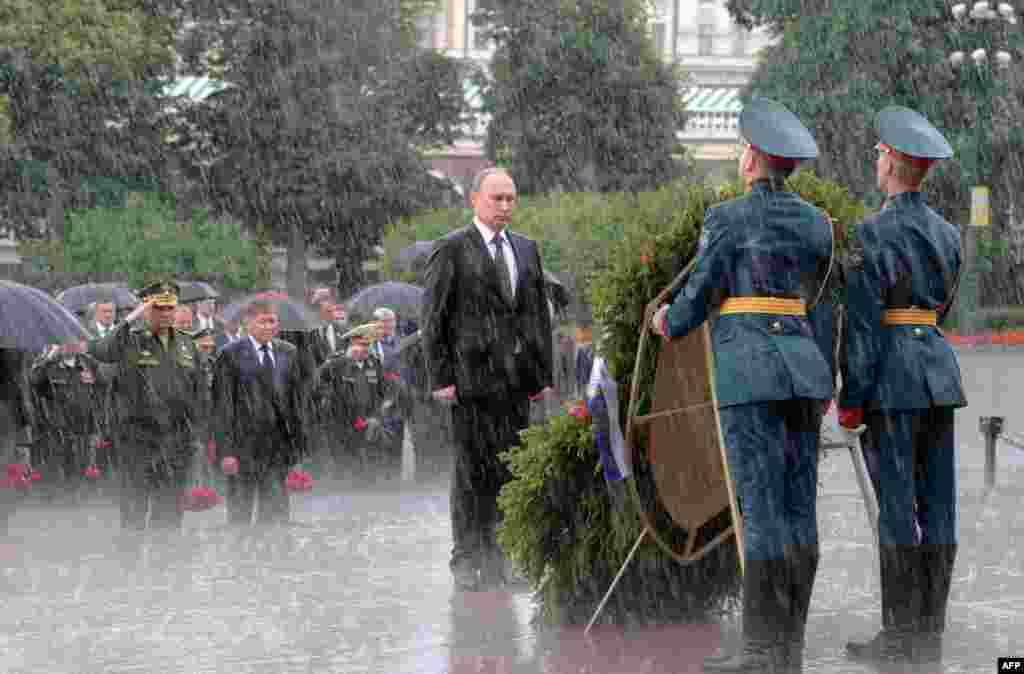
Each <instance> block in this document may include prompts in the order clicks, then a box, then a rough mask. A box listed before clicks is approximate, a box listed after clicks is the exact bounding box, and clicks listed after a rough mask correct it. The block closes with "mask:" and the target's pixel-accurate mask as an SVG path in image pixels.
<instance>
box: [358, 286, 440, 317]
mask: <svg viewBox="0 0 1024 674" xmlns="http://www.w3.org/2000/svg"><path fill="white" fill-rule="evenodd" d="M379 307H387V308H388V309H391V310H392V311H394V312H395V313H396V314H398V316H399V317H400V318H416V317H418V316H419V315H420V309H421V308H422V307H423V288H422V287H420V286H414V285H412V284H411V283H398V282H396V281H388V282H387V283H379V284H377V285H372V286H369V287H366V288H363V289H362V290H360V291H359V292H358V293H356V294H355V295H353V296H352V297H350V298H349V299H348V300H347V301H346V302H345V310H346V311H348V313H349V314H361V315H364V316H369V315H370V314H372V313H373V311H374V310H375V309H377V308H379Z"/></svg>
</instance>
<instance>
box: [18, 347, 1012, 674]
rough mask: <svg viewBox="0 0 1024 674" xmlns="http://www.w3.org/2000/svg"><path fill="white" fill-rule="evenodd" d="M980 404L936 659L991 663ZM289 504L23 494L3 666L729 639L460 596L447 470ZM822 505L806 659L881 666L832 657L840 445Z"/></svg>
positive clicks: (844, 667)
mask: <svg viewBox="0 0 1024 674" xmlns="http://www.w3.org/2000/svg"><path fill="white" fill-rule="evenodd" d="M1003 365H1005V361H1004V363H1003ZM1001 367H1002V366H1001ZM976 375H977V373H976ZM975 378H976V379H978V380H979V381H983V380H984V377H983V376H976V377H975ZM1016 386H1018V387H1021V388H1024V385H1021V384H1016ZM1009 393H1012V391H1011V392H1009ZM1018 393H1020V392H1018ZM969 395H970V392H969ZM1016 399H1017V400H1020V399H1021V397H1020V396H1017V398H1016ZM983 413H985V411H984V410H969V411H965V412H963V413H962V414H961V418H960V419H961V429H960V440H961V446H960V456H959V462H960V466H961V473H960V475H961V484H960V493H961V498H962V501H961V509H960V516H961V524H960V530H961V547H960V555H959V558H958V560H957V567H956V573H955V579H954V587H953V591H952V598H951V606H950V616H949V626H948V628H947V649H946V650H947V662H946V664H945V665H944V667H943V669H942V672H943V673H944V674H960V673H964V674H966V673H970V674H976V673H978V672H989V671H994V670H995V661H996V658H997V657H999V656H1007V655H1022V654H1024V636H1022V635H1024V613H1022V611H1021V607H1022V606H1024V561H1022V559H1024V554H1022V553H1019V552H1018V550H1017V546H1018V544H1020V543H1021V542H1022V541H1024V514H1021V509H1020V505H1019V504H1020V503H1021V501H1022V497H1024V489H1021V488H1019V487H1017V486H1016V485H1017V483H1018V482H1019V481H1020V480H1022V479H1024V468H1022V467H1017V466H1004V467H1003V468H1001V470H1000V474H999V489H998V490H997V491H996V492H995V493H993V494H990V495H986V493H985V491H984V486H983V479H984V478H983V461H984V454H983V445H982V443H981V436H980V435H979V434H978V433H977V416H978V415H979V414H983ZM293 508H294V513H295V520H296V522H295V523H294V524H292V525H290V526H287V527H271V528H249V529H232V528H227V527H226V526H225V525H224V510H223V507H221V508H218V509H215V510H212V511H209V512H205V513H198V514H196V513H189V514H188V515H187V517H186V528H185V531H184V532H182V533H180V534H147V535H135V534H121V533H120V532H119V531H118V528H117V524H116V523H117V510H116V507H114V506H113V505H112V504H109V503H104V502H103V501H96V502H93V503H90V504H87V505H85V506H82V507H78V508H70V507H66V506H60V507H43V506H41V505H38V504H36V505H30V506H27V507H25V508H23V509H22V510H20V511H19V512H18V513H17V515H16V516H15V517H14V519H13V520H12V527H11V531H12V535H11V537H10V538H9V539H8V540H6V541H4V542H3V543H2V544H0V592H3V600H4V610H3V611H2V612H0V671H2V672H6V673H10V674H18V673H29V672H31V673H39V674H43V673H45V674H60V673H64V672H67V673H75V674H79V673H88V674H91V673H93V672H95V673H103V674H108V673H109V674H113V673H118V672H145V673H147V674H148V673H157V672H161V673H162V672H168V673H171V672H173V673H176V674H180V673H183V672H184V673H196V674H200V673H207V672H209V673H213V672H217V673H220V672H230V673H231V674H244V673H250V672H251V673H261V674H262V673H267V674H270V673H275V674H276V673H279V672H342V673H345V674H349V673H353V674H354V673H359V672H373V673H386V674H413V673H423V674H434V673H443V672H448V673H451V674H469V673H480V672H485V673H494V674H505V673H516V674H519V673H523V674H525V673H534V672H544V673H550V674H562V673H566V674H568V673H573V674H578V673H588V674H646V673H651V674H653V673H661V672H666V673H668V672H672V673H675V674H684V673H687V672H700V671H702V669H701V661H702V659H703V658H704V656H705V655H708V654H710V653H711V652H713V651H714V650H715V649H716V648H717V647H718V646H719V645H720V644H721V643H725V644H729V643H732V642H735V640H736V638H737V636H738V634H737V631H738V621H737V620H736V619H735V618H734V617H732V618H728V619H726V620H725V621H724V622H723V623H721V624H718V623H715V624H695V625H675V626H665V627H646V628H632V629H623V628H613V627H601V628H597V629H595V631H594V632H592V633H591V635H590V637H589V638H584V636H583V634H582V629H581V628H566V629H561V630H551V631H545V632H538V631H537V630H535V629H534V628H532V627H531V625H530V618H531V613H532V605H531V598H530V596H529V595H528V594H523V593H520V594H510V593H500V592H493V593H476V594H457V593H454V592H453V589H452V584H451V578H450V575H449V573H448V569H447V557H448V549H449V546H450V532H449V524H448V497H447V489H446V486H445V485H444V484H441V483H438V484H433V485H423V486H419V487H415V488H408V487H406V488H401V489H400V488H398V487H395V488H390V489H389V488H374V489H353V488H346V489H341V488H340V487H332V486H331V485H327V484H321V485H318V487H317V488H316V490H315V491H314V492H312V493H311V494H306V495H302V496H298V497H295V498H294V499H293ZM819 522H820V531H821V537H822V544H823V545H822V548H823V549H822V561H821V568H820V572H819V575H818V579H817V584H816V586H815V589H814V598H813V601H812V605H811V616H810V620H809V624H808V646H807V649H808V650H807V661H806V665H805V667H806V671H807V672H842V673H849V674H858V673H860V672H865V673H866V672H873V671H876V670H873V669H869V668H866V667H860V666H857V665H852V664H850V663H848V662H847V661H846V660H845V659H844V658H843V644H844V643H845V641H846V640H847V639H849V638H853V637H860V636H869V635H870V634H872V633H873V632H874V631H875V630H876V629H877V627H878V624H879V616H878V603H879V599H878V580H877V561H876V552H875V548H874V543H873V540H872V535H871V530H870V528H869V527H868V523H867V520H866V517H865V513H864V508H863V505H862V504H861V502H860V496H859V494H858V492H857V488H856V482H855V480H854V477H853V471H852V468H851V464H850V460H849V457H848V456H847V455H846V454H844V453H843V452H835V453H833V454H830V456H829V457H828V458H827V459H825V460H824V461H823V462H822V471H821V488H820V492H819ZM898 671H899V670H896V669H893V670H886V672H891V673H892V674H896V673H897V672H898Z"/></svg>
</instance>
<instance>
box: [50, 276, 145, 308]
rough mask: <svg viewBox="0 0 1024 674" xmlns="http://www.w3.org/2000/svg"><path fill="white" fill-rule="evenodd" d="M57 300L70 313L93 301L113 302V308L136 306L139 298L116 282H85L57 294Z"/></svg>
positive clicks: (85, 306)
mask: <svg viewBox="0 0 1024 674" xmlns="http://www.w3.org/2000/svg"><path fill="white" fill-rule="evenodd" d="M57 301H58V302H60V303H61V304H63V305H64V308H65V309H67V310H68V311H70V312H72V313H76V314H77V313H81V312H83V311H85V310H86V308H87V307H88V306H89V305H90V304H92V303H93V302H102V303H106V302H113V304H114V308H115V309H118V310H120V309H131V308H133V307H136V306H138V304H139V298H138V297H137V296H136V295H135V293H133V292H132V291H131V290H129V289H128V288H127V287H126V286H123V285H119V284H117V283H86V284H85V285H80V286H74V287H72V288H68V289H67V290H63V291H61V292H60V293H58V294H57Z"/></svg>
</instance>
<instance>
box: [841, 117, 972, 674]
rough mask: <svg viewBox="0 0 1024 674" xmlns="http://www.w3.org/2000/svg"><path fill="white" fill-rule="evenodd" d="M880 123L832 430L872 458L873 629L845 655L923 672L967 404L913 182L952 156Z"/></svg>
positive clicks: (939, 621) (933, 645)
mask: <svg viewBox="0 0 1024 674" xmlns="http://www.w3.org/2000/svg"><path fill="white" fill-rule="evenodd" d="M877 121H878V136H879V141H880V142H879V144H878V145H877V146H876V150H877V151H878V161H877V165H876V170H877V173H878V188H879V189H880V190H882V191H883V192H885V193H886V196H887V200H886V205H885V207H884V208H883V209H882V211H881V212H880V213H878V214H877V215H875V216H872V217H871V218H868V219H867V220H865V221H864V222H863V223H861V225H860V227H859V228H858V230H857V237H856V240H855V241H853V242H852V244H853V245H852V246H851V248H852V250H853V251H854V254H853V256H852V257H853V260H852V261H851V268H850V270H849V272H848V279H849V281H848V285H847V297H848V301H847V306H848V313H847V322H846V326H847V327H846V330H845V331H844V333H845V335H846V348H845V349H844V353H843V356H844V358H843V390H842V393H841V395H840V398H839V407H840V412H839V420H840V423H841V424H842V425H843V426H844V427H846V428H850V429H856V428H859V427H860V426H861V424H862V422H863V424H864V425H865V426H866V427H867V433H866V435H867V438H868V441H869V443H870V446H871V447H872V449H873V450H874V451H876V452H877V459H878V466H877V470H876V471H875V473H876V474H875V475H874V476H873V477H875V478H876V479H877V480H878V507H879V517H878V520H879V521H878V544H879V561H880V564H879V573H880V576H881V586H882V630H881V631H880V632H879V633H878V634H877V635H876V636H875V637H874V638H873V639H871V640H868V641H866V642H851V643H849V644H847V647H846V648H847V654H848V655H849V656H850V657H851V658H852V659H855V660H864V661H871V662H889V661H893V660H897V661H908V660H909V661H912V662H913V661H916V662H919V663H922V664H931V663H934V662H938V661H940V660H941V658H942V634H943V631H944V629H945V623H946V604H947V602H948V599H949V586H950V581H951V577H952V573H953V562H954V560H955V559H956V551H957V481H956V437H955V432H954V431H955V424H954V412H955V410H956V409H957V408H960V407H964V406H966V405H967V399H966V397H965V395H964V390H963V384H962V382H961V379H960V366H959V364H958V363H957V358H956V353H955V352H954V350H953V348H952V347H951V346H950V345H949V343H948V342H946V339H945V337H943V335H942V331H941V330H940V328H939V326H940V325H941V324H942V321H943V320H944V319H945V317H946V314H947V313H948V311H949V308H950V306H951V305H952V304H953V300H954V298H955V296H956V288H957V284H958V280H959V277H960V270H961V265H962V254H961V243H960V232H959V229H958V228H957V227H956V226H955V225H953V224H951V223H949V222H947V221H946V220H945V219H944V218H943V217H942V216H940V215H939V214H938V213H936V212H935V211H933V210H932V209H931V208H929V207H928V205H927V204H926V203H925V200H924V196H923V195H922V193H921V184H922V182H923V181H924V179H925V177H926V176H927V174H928V171H929V170H930V168H931V166H932V165H933V164H934V163H935V162H936V161H938V160H941V159H948V158H950V157H952V156H953V148H952V147H951V146H950V144H949V143H948V142H947V141H946V139H945V138H944V137H943V136H942V134H941V133H939V131H938V129H936V128H935V127H933V126H932V125H931V123H929V122H928V120H927V119H925V118H924V117H923V116H921V115H920V114H918V113H917V112H915V111H913V110H910V109H908V108H903V107H898V106H893V107H890V108H886V109H885V110H883V111H882V112H880V113H879V114H878V120H877ZM918 527H919V529H920V533H919V534H918Z"/></svg>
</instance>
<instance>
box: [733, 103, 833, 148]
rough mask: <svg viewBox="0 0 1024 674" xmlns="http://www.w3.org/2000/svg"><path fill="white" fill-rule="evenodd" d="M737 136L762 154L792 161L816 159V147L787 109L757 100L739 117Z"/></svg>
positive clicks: (795, 117) (746, 107)
mask: <svg viewBox="0 0 1024 674" xmlns="http://www.w3.org/2000/svg"><path fill="white" fill-rule="evenodd" d="M740 135H742V136H743V138H744V139H745V140H746V141H747V142H748V143H750V144H751V145H753V146H754V147H756V148H757V149H758V150H760V151H761V152H763V153H765V154H768V155H771V156H773V157H779V158H781V159H790V160H793V161H804V160H807V159H815V158H816V157H817V156H818V144H817V143H816V142H814V137H813V136H811V132H810V131H808V130H807V127H806V126H804V125H803V123H802V122H801V121H800V120H799V119H798V118H797V116H796V115H794V114H793V113H792V112H790V111H789V109H788V108H786V106H784V105H782V104H781V103H778V102H776V101H773V100H771V99H768V98H760V97H756V98H754V99H753V100H752V101H750V103H748V104H747V105H745V106H744V107H743V111H742V112H741V113H740Z"/></svg>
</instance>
